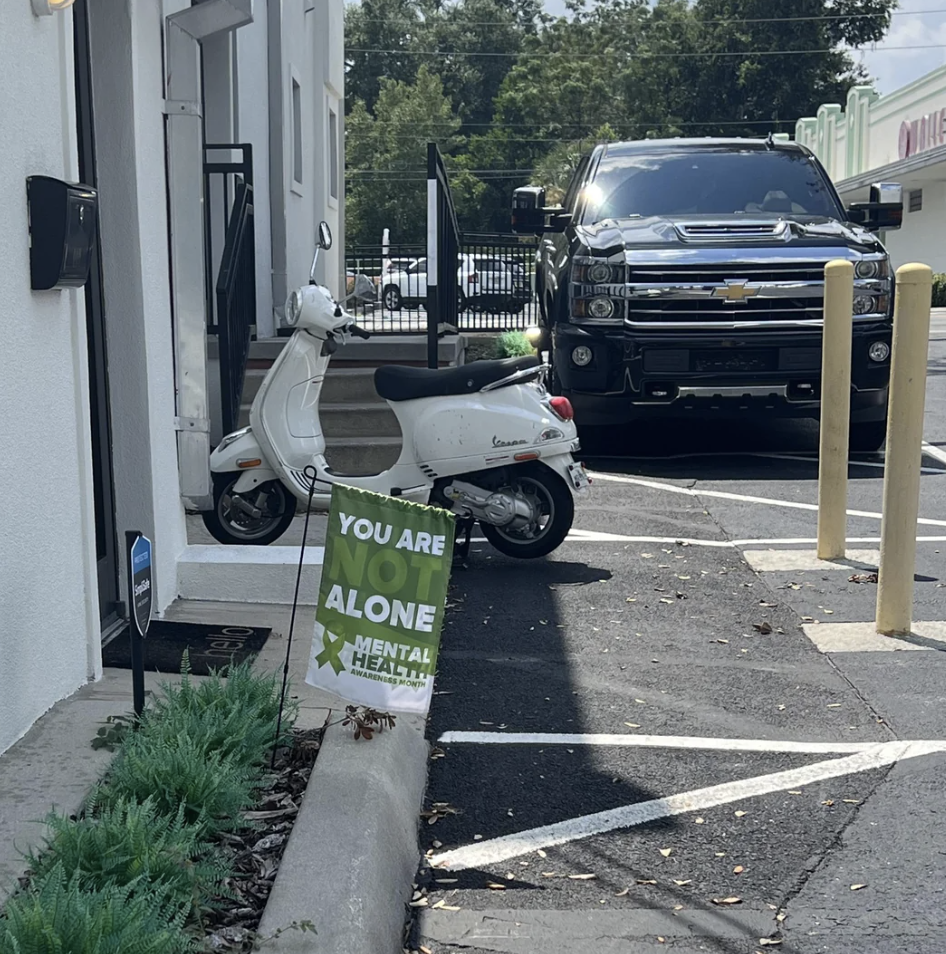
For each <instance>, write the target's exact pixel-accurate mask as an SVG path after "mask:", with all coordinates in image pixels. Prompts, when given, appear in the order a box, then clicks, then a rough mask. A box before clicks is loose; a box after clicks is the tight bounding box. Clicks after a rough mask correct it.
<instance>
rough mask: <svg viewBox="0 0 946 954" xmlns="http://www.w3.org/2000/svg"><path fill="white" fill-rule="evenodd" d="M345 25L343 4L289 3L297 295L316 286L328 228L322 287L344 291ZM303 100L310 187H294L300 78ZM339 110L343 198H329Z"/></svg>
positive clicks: (285, 43)
mask: <svg viewBox="0 0 946 954" xmlns="http://www.w3.org/2000/svg"><path fill="white" fill-rule="evenodd" d="M343 49H344V25H343V5H342V0H320V2H319V3H317V4H315V6H314V8H313V9H312V10H311V11H309V12H308V13H306V12H305V8H304V4H302V3H297V4H283V20H282V50H283V64H282V73H283V93H284V95H283V116H282V123H283V130H284V140H283V141H284V151H283V157H284V170H285V182H286V190H285V194H286V242H287V245H286V263H287V276H288V283H289V289H290V290H291V289H292V288H295V287H296V286H298V285H302V284H305V282H306V281H308V276H309V268H310V266H311V264H312V252H313V249H314V247H315V236H316V230H317V228H318V224H319V222H320V221H322V220H323V219H324V220H325V221H326V222H328V224H329V226H330V227H331V229H332V233H333V235H334V237H335V244H334V246H333V248H332V250H331V251H330V252H328V253H327V254H325V255H322V256H320V264H319V269H320V271H319V275H318V277H319V280H320V281H322V282H324V283H325V284H326V285H327V286H328V287H329V288H330V289H331V290H332V292H333V293H335V294H338V293H339V291H340V281H339V279H340V276H341V273H342V265H341V262H342V257H343V255H344V235H343V234H342V222H343V219H342V216H341V209H342V207H343V205H344V164H343V160H342V157H343V155H344V152H343V143H344V127H343V118H344V92H345V79H344V63H343V59H342V51H343ZM293 75H295V76H296V77H297V79H298V81H299V83H300V86H301V94H302V110H301V113H302V156H303V170H304V171H303V182H302V185H301V187H300V186H299V185H297V184H296V183H294V181H293V169H292V163H293V120H292V114H293V107H292V77H293ZM329 102H332V103H335V104H336V109H337V115H338V123H339V126H338V142H339V156H338V161H339V197H338V200H337V201H334V200H332V199H330V197H329V194H328V147H327V143H328V109H329Z"/></svg>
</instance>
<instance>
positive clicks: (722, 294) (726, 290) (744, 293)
mask: <svg viewBox="0 0 946 954" xmlns="http://www.w3.org/2000/svg"><path fill="white" fill-rule="evenodd" d="M747 285H748V282H746V281H745V280H742V279H740V280H738V281H727V282H726V285H725V287H723V288H714V289H713V297H714V298H725V299H726V301H745V300H746V299H747V298H752V297H753V296H754V295H758V294H759V289H758V288H747V287H746V286H747Z"/></svg>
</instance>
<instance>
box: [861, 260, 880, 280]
mask: <svg viewBox="0 0 946 954" xmlns="http://www.w3.org/2000/svg"><path fill="white" fill-rule="evenodd" d="M883 264H884V263H883V262H881V261H878V260H877V259H865V260H864V261H862V262H858V263H857V264H856V265H855V266H854V274H855V275H856V276H857V277H858V278H879V277H880V275H881V274H882V272H883V271H884V269H883Z"/></svg>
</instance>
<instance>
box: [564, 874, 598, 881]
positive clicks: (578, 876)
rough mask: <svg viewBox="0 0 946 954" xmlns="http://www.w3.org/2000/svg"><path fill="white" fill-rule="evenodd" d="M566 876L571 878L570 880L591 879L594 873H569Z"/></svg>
mask: <svg viewBox="0 0 946 954" xmlns="http://www.w3.org/2000/svg"><path fill="white" fill-rule="evenodd" d="M568 877H569V878H571V879H572V881H591V879H592V878H594V877H595V875H593V874H580V875H569V876H568Z"/></svg>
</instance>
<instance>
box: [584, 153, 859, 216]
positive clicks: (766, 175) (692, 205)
mask: <svg viewBox="0 0 946 954" xmlns="http://www.w3.org/2000/svg"><path fill="white" fill-rule="evenodd" d="M582 202H583V205H584V212H583V214H582V217H581V221H582V224H584V225H593V224H594V223H595V222H601V221H603V220H604V219H621V218H629V217H632V216H634V217H636V216H642V217H648V216H673V215H732V214H733V213H743V214H749V215H751V214H753V213H755V214H777V215H799V216H808V217H824V218H840V217H841V210H840V209H839V208H838V206H837V202H836V200H835V198H834V196H833V194H832V192H831V190H830V188H829V186H828V183H827V182H826V181H825V178H824V176H822V174H821V172H820V171H819V170H818V168H817V167H816V166H815V165H814V163H812V162H811V160H810V159H809V158H808V157H807V156H805V155H804V154H802V153H799V152H788V151H786V150H780V149H771V150H770V149H744V150H738V151H737V150H733V149H719V150H711V149H706V150H703V149H699V150H697V149H680V150H678V151H675V152H650V153H648V152H637V153H624V154H621V153H614V154H608V155H606V156H605V157H604V159H602V161H601V163H600V165H599V166H598V169H597V172H596V173H595V177H594V180H593V182H591V184H590V185H588V186H586V187H585V190H584V195H583V196H582Z"/></svg>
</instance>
